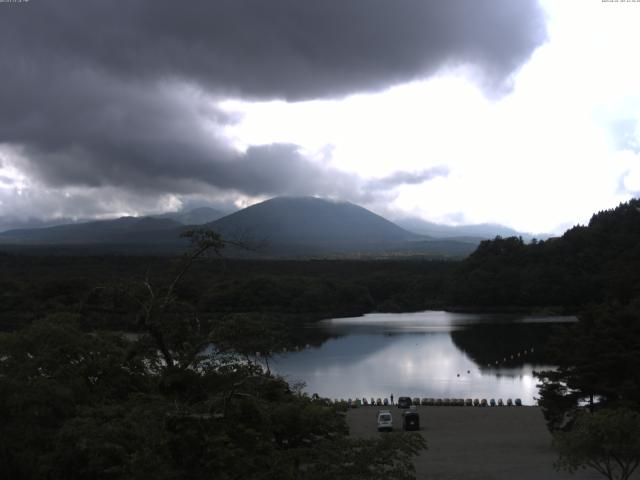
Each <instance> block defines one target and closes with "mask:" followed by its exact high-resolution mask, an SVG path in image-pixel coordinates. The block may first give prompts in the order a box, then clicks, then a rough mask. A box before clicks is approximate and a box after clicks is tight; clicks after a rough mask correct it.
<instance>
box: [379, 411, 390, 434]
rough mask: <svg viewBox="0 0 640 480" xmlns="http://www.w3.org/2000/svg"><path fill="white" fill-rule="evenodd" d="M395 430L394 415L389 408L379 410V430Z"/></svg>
mask: <svg viewBox="0 0 640 480" xmlns="http://www.w3.org/2000/svg"><path fill="white" fill-rule="evenodd" d="M385 430H387V431H391V430H393V417H392V416H391V412H390V411H389V410H378V431H379V432H382V431H385Z"/></svg>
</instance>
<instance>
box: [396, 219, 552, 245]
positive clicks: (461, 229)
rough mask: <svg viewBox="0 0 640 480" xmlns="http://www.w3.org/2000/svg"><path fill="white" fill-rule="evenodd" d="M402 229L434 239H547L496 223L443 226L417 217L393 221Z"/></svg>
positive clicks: (542, 235) (543, 236)
mask: <svg viewBox="0 0 640 480" xmlns="http://www.w3.org/2000/svg"><path fill="white" fill-rule="evenodd" d="M394 221H395V223H396V224H397V225H399V226H401V227H402V228H405V229H407V230H410V231H412V232H415V233H418V234H420V235H427V236H429V237H434V238H453V237H466V238H469V239H476V240H478V241H479V240H485V239H491V238H495V237H496V236H501V237H522V238H523V239H524V240H526V241H529V240H531V239H532V238H534V237H536V238H538V239H541V238H547V237H549V235H548V234H536V235H533V234H531V233H528V232H519V231H517V230H515V229H513V228H509V227H506V226H504V225H499V224H496V223H480V224H475V225H455V226H454V225H444V224H441V223H434V222H429V221H427V220H423V219H421V218H418V217H404V218H399V219H395V220H394Z"/></svg>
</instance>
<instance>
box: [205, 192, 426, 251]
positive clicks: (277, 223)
mask: <svg viewBox="0 0 640 480" xmlns="http://www.w3.org/2000/svg"><path fill="white" fill-rule="evenodd" d="M208 226H209V227H211V228H212V229H214V230H216V231H218V232H220V233H222V234H223V235H225V236H227V237H235V236H241V237H249V238H252V239H254V240H258V241H266V242H268V243H269V245H271V246H279V247H280V246H285V245H286V246H308V247H323V248H329V249H334V248H349V249H359V248H362V249H367V248H369V247H374V246H380V245H382V244H389V243H394V242H406V241H411V240H417V239H420V238H423V237H420V236H418V235H416V234H414V233H411V232H409V231H407V230H404V229H402V228H400V227H398V226H397V225H395V224H394V223H392V222H390V221H388V220H386V219H385V218H383V217H381V216H379V215H376V214H374V213H372V212H370V211H369V210H367V209H365V208H362V207H359V206H357V205H354V204H352V203H348V202H333V201H330V200H323V199H320V198H314V197H301V198H291V197H279V198H273V199H271V200H267V201H266V202H262V203H259V204H257V205H253V206H251V207H248V208H245V209H244V210H240V211H239V212H236V213H233V214H231V215H228V216H226V217H224V218H221V219H220V220H217V221H215V222H213V223H210V224H208Z"/></svg>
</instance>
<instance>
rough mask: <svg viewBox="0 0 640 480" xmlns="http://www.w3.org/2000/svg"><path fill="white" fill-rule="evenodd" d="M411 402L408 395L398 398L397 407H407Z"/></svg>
mask: <svg viewBox="0 0 640 480" xmlns="http://www.w3.org/2000/svg"><path fill="white" fill-rule="evenodd" d="M411 404H412V402H411V398H409V397H400V398H398V408H409V407H410V406H411Z"/></svg>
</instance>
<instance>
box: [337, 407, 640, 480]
mask: <svg viewBox="0 0 640 480" xmlns="http://www.w3.org/2000/svg"><path fill="white" fill-rule="evenodd" d="M377 410H378V409H377V408H375V407H361V408H357V409H353V410H350V411H349V413H348V414H347V423H348V424H349V428H350V431H351V435H354V436H358V437H371V436H375V435H384V433H382V434H380V433H378V432H377V430H376V413H377ZM389 410H390V411H391V413H392V415H393V422H394V427H395V428H396V429H398V428H401V424H400V420H401V417H400V412H401V410H398V409H397V408H396V407H390V408H389ZM418 413H419V414H420V421H421V433H422V435H424V437H425V439H426V441H427V446H428V450H427V451H426V452H423V453H422V454H421V455H420V456H419V457H418V458H417V459H416V473H417V475H416V477H417V478H418V479H420V480H422V479H429V480H445V479H446V480H449V479H451V480H453V479H456V480H464V479H469V480H480V479H482V480H556V479H574V480H578V479H580V480H582V479H585V480H586V479H588V480H591V479H594V480H595V479H602V478H604V477H601V476H599V475H598V474H595V473H594V474H592V473H591V471H587V470H585V471H582V472H578V473H576V474H574V475H570V474H567V473H558V472H556V471H555V469H554V468H553V462H554V461H555V459H556V455H555V453H554V452H553V450H552V448H551V436H550V434H549V432H548V431H547V429H546V426H545V423H544V419H543V417H542V413H541V412H540V409H539V408H538V407H493V408H491V407H487V408H482V407H418ZM636 477H637V476H634V478H636ZM639 478H640V477H639Z"/></svg>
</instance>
